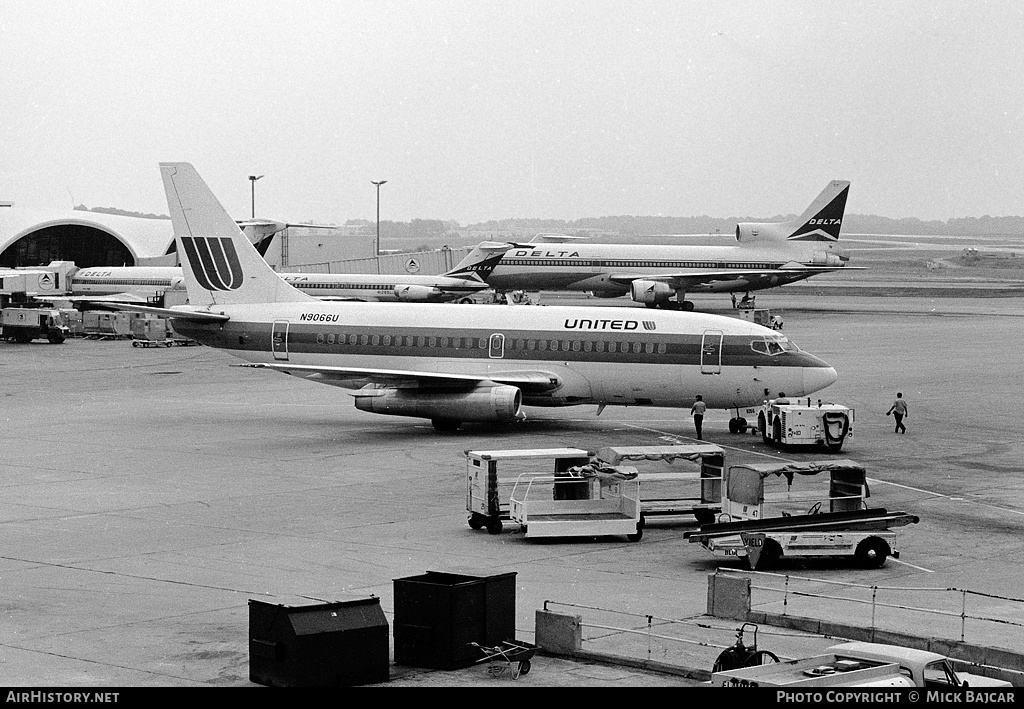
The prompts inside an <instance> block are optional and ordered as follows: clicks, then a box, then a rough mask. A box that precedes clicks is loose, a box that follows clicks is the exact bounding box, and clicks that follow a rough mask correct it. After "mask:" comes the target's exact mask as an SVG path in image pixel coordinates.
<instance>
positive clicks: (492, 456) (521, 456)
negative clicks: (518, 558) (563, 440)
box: [466, 448, 593, 534]
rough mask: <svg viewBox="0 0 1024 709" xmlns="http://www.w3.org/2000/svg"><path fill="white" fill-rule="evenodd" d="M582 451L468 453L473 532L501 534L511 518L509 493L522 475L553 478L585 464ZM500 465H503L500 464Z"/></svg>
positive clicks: (586, 458) (587, 459)
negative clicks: (481, 531)
mask: <svg viewBox="0 0 1024 709" xmlns="http://www.w3.org/2000/svg"><path fill="white" fill-rule="evenodd" d="M592 455H593V453H591V452H590V451H586V450H583V449H582V448H537V449H527V450H483V451H472V450H467V451H466V510H467V511H468V512H469V526H470V527H471V528H472V529H483V528H486V529H487V531H488V532H489V533H490V534H500V533H501V530H502V528H503V525H502V522H503V521H505V520H508V519H509V494H510V493H511V492H512V488H513V487H514V486H515V484H516V481H517V480H518V479H519V477H520V476H521V475H523V474H534V475H548V476H550V475H554V474H556V473H561V472H564V471H566V470H568V469H569V468H572V467H577V466H581V465H586V464H587V463H589V462H590V458H591V456H592ZM499 463H500V465H499Z"/></svg>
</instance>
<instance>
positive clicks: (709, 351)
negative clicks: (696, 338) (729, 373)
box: [700, 330, 723, 374]
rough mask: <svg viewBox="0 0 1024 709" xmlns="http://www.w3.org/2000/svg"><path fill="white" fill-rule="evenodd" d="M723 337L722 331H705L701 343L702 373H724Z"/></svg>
mask: <svg viewBox="0 0 1024 709" xmlns="http://www.w3.org/2000/svg"><path fill="white" fill-rule="evenodd" d="M722 336H723V333H722V331H721V330H705V331H704V337H703V338H702V339H701V343H700V373H701V374H721V373H722Z"/></svg>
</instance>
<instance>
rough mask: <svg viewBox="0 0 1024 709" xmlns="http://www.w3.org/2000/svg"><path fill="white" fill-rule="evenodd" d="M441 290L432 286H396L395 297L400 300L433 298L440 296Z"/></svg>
mask: <svg viewBox="0 0 1024 709" xmlns="http://www.w3.org/2000/svg"><path fill="white" fill-rule="evenodd" d="M440 296H441V291H440V290H439V289H437V288H434V287H432V286H395V297H396V298H398V299H399V300H420V301H422V300H432V299H434V298H439V297H440Z"/></svg>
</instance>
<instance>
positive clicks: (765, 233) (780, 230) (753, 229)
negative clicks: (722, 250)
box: [736, 222, 789, 244]
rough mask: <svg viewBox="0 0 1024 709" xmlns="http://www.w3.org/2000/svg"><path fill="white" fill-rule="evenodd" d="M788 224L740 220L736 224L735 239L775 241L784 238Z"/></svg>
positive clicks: (745, 241) (740, 240)
mask: <svg viewBox="0 0 1024 709" xmlns="http://www.w3.org/2000/svg"><path fill="white" fill-rule="evenodd" d="M788 226H789V225H788V224H775V223H772V222H762V223H758V222H741V223H739V224H737V225H736V241H739V242H742V243H745V244H746V243H750V242H752V241H777V240H779V239H785V238H786V236H787V234H788V231H787V227H788Z"/></svg>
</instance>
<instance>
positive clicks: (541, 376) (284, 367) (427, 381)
mask: <svg viewBox="0 0 1024 709" xmlns="http://www.w3.org/2000/svg"><path fill="white" fill-rule="evenodd" d="M233 366H235V367H247V368H250V369H272V370H274V371H276V372H284V373H285V374H291V375H293V376H297V377H302V378H303V379H312V380H315V381H318V382H320V383H322V384H335V385H337V386H345V384H344V383H345V382H348V383H353V382H359V383H360V384H359V385H364V384H383V385H385V386H389V387H394V388H398V389H401V388H413V387H434V388H450V389H471V388H473V387H475V386H477V385H480V384H488V383H490V384H510V385H512V386H517V387H519V388H520V389H524V390H527V391H546V390H548V389H555V388H557V387H558V386H559V385H561V379H560V378H559V377H558V376H557V375H555V374H552V373H550V372H545V371H543V370H523V371H520V372H494V373H489V374H446V373H443V372H422V371H417V370H406V369H374V368H369V367H329V366H321V365H313V364H285V363H279V362H273V363H269V362H247V363H245V364H236V365H233Z"/></svg>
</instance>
